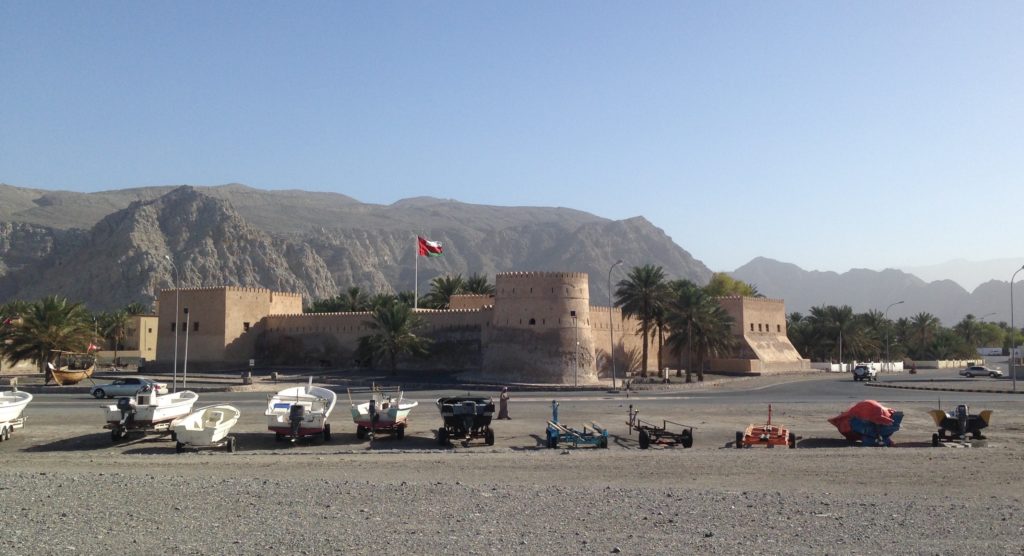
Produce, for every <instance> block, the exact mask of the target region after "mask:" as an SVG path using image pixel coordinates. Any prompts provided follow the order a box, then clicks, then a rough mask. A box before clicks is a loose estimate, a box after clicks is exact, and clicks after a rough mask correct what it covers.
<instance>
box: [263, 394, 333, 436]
mask: <svg viewBox="0 0 1024 556" xmlns="http://www.w3.org/2000/svg"><path fill="white" fill-rule="evenodd" d="M337 400H338V395H337V394H335V393H334V392H333V391H331V390H328V389H327V388H321V387H319V386H313V379H312V378H310V381H309V385H307V386H293V387H291V388H285V389H284V390H281V391H280V392H278V393H277V394H274V395H273V396H270V398H269V399H268V400H267V411H266V413H265V415H266V416H267V428H268V429H270V430H271V431H273V433H274V439H275V440H277V441H278V442H281V441H283V440H285V439H289V440H291V441H292V442H294V441H296V440H298V439H300V438H308V437H315V438H318V439H320V440H323V441H328V440H330V439H331V425H330V424H329V423H328V422H327V418H328V417H330V415H331V411H333V410H334V404H335V402H337Z"/></svg>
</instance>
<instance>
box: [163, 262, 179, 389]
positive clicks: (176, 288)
mask: <svg viewBox="0 0 1024 556" xmlns="http://www.w3.org/2000/svg"><path fill="white" fill-rule="evenodd" d="M164 258H165V259H167V262H169V263H171V268H173V269H174V382H173V384H174V387H173V390H172V391H173V392H177V391H178V330H179V329H180V328H181V326H180V325H179V324H180V323H178V291H179V290H180V289H181V288H180V287H178V267H177V266H175V264H174V261H172V260H171V257H170V256H169V255H164Z"/></svg>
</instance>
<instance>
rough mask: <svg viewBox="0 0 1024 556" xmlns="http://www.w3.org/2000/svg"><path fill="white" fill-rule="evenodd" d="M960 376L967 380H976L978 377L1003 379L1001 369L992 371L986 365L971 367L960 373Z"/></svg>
mask: <svg viewBox="0 0 1024 556" xmlns="http://www.w3.org/2000/svg"><path fill="white" fill-rule="evenodd" d="M960 376H965V377H967V378H974V377H976V376H990V377H992V378H1002V376H1003V371H1000V370H999V369H990V368H988V367H986V366H984V365H971V366H970V367H967V368H966V369H964V370H962V371H960Z"/></svg>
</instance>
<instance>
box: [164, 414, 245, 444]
mask: <svg viewBox="0 0 1024 556" xmlns="http://www.w3.org/2000/svg"><path fill="white" fill-rule="evenodd" d="M240 416H241V412H240V411H238V408H236V407H234V406H231V405H210V406H206V407H201V408H199V409H197V410H195V411H193V412H192V413H189V414H188V415H186V416H185V417H182V418H180V419H176V420H175V421H174V422H173V423H172V424H171V430H173V431H174V435H175V437H176V438H177V440H178V444H177V446H176V449H177V451H178V452H181V451H182V449H183V448H184V447H185V446H191V447H221V446H223V447H225V448H226V449H227V451H229V452H234V451H235V448H236V445H235V437H233V436H228V433H230V432H231V427H233V426H235V424H236V423H238V418H239V417H240Z"/></svg>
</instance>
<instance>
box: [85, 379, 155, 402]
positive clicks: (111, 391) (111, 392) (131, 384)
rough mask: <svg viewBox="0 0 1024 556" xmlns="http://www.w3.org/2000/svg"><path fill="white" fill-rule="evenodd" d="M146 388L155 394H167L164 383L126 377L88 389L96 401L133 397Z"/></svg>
mask: <svg viewBox="0 0 1024 556" xmlns="http://www.w3.org/2000/svg"><path fill="white" fill-rule="evenodd" d="M146 386H151V387H153V388H155V389H156V393H157V394H166V393H167V392H168V390H167V384H166V383H163V382H157V381H155V380H152V379H148V378H143V377H128V378H119V379H117V380H115V381H113V382H111V383H109V384H97V385H96V386H93V387H92V388H90V389H89V394H91V395H92V396H93V397H94V398H96V399H102V398H116V397H118V396H134V395H135V394H136V393H138V391H139V390H142V389H143V388H145V387H146Z"/></svg>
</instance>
